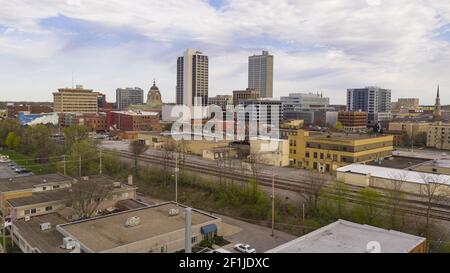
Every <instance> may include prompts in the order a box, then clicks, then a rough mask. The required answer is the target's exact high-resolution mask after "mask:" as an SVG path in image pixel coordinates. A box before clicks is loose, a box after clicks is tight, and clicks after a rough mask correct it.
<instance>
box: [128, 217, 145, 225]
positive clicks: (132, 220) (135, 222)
mask: <svg viewBox="0 0 450 273" xmlns="http://www.w3.org/2000/svg"><path fill="white" fill-rule="evenodd" d="M140 223H141V218H139V217H138V216H133V217H130V218H128V219H127V221H126V222H125V227H135V226H138V225H139V224H140Z"/></svg>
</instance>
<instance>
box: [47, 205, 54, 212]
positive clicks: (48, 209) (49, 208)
mask: <svg viewBox="0 0 450 273" xmlns="http://www.w3.org/2000/svg"><path fill="white" fill-rule="evenodd" d="M52 209H53V207H52V206H48V207H45V211H51V210H52Z"/></svg>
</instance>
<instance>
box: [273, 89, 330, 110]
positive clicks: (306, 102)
mask: <svg viewBox="0 0 450 273" xmlns="http://www.w3.org/2000/svg"><path fill="white" fill-rule="evenodd" d="M281 102H282V103H283V110H284V111H306V110H330V111H331V110H334V108H332V107H330V98H327V97H324V96H323V95H322V94H319V93H317V94H313V93H308V94H306V93H293V94H289V96H288V97H281Z"/></svg>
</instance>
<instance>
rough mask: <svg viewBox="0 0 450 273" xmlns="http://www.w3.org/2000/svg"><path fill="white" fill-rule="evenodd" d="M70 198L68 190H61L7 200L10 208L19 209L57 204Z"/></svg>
mask: <svg viewBox="0 0 450 273" xmlns="http://www.w3.org/2000/svg"><path fill="white" fill-rule="evenodd" d="M69 198H70V195H69V188H66V189H61V190H51V191H44V192H35V193H33V194H32V195H30V196H26V197H20V198H14V199H10V200H8V203H9V204H10V205H11V206H12V207H21V206H27V205H34V204H41V203H47V202H58V201H63V200H68V199H69Z"/></svg>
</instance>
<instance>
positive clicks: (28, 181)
mask: <svg viewBox="0 0 450 273" xmlns="http://www.w3.org/2000/svg"><path fill="white" fill-rule="evenodd" d="M72 180H73V179H72V178H71V177H69V176H65V175H62V174H57V173H54V174H44V175H31V176H24V177H14V178H7V179H0V192H9V191H19V190H26V189H31V188H33V187H34V186H37V185H42V184H50V183H58V182H71V181H72Z"/></svg>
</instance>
